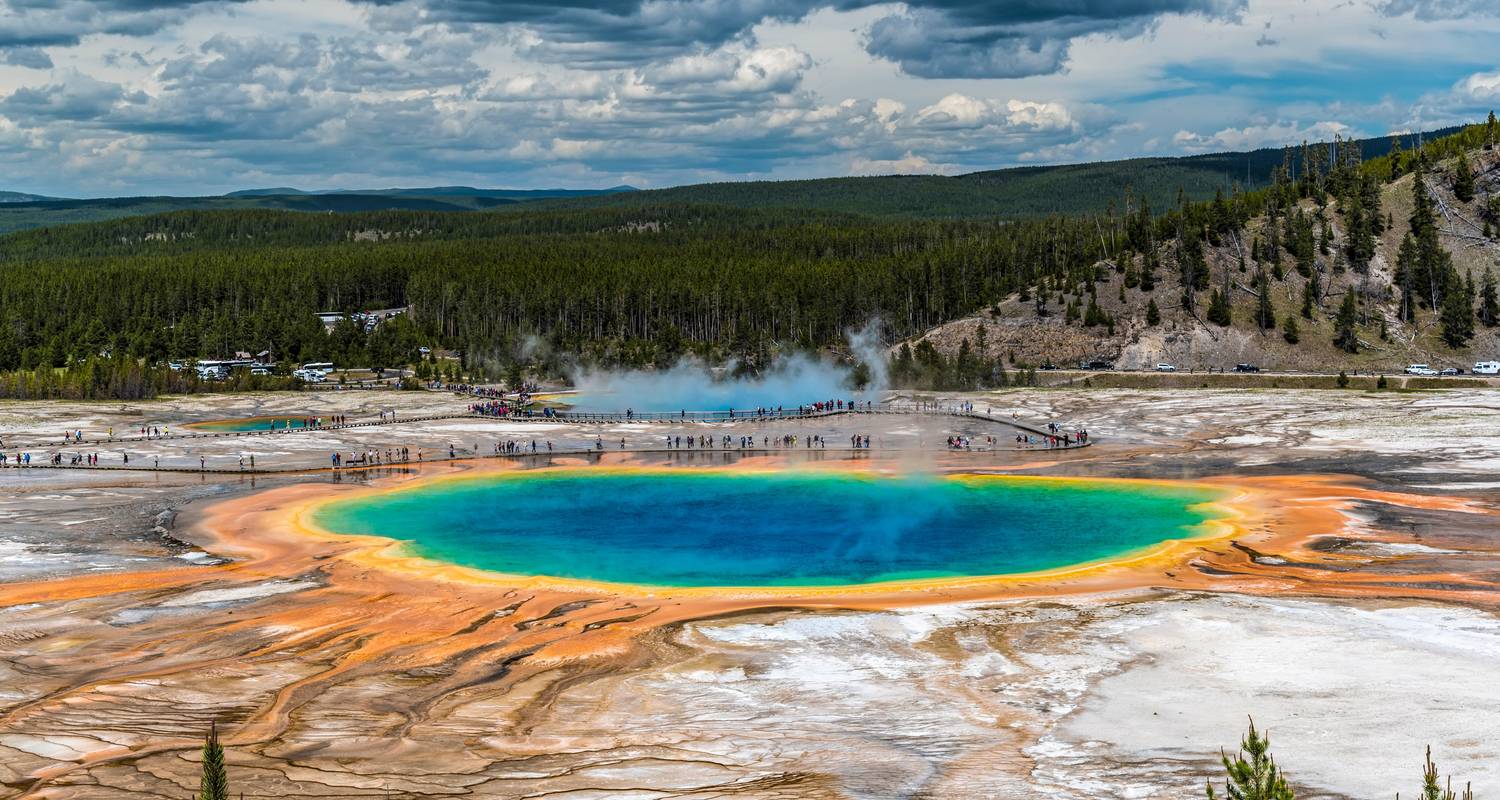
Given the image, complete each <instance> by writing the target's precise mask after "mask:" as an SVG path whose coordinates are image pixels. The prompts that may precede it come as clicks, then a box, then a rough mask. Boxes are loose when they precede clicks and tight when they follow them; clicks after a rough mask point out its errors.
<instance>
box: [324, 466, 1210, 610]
mask: <svg viewBox="0 0 1500 800" xmlns="http://www.w3.org/2000/svg"><path fill="white" fill-rule="evenodd" d="M1215 498H1216V493H1215V492H1213V491H1211V490H1208V489H1203V488H1199V487H1187V486H1184V487H1171V486H1158V485H1142V484H1132V483H1113V482H1099V481H1083V480H1079V481H1071V480H1069V481H1056V480H1031V479H1025V478H1020V479H1014V478H1008V479H988V478H980V479H972V478H971V479H954V478H927V479H908V478H886V477H873V476H866V475H859V474H849V473H799V472H786V473H755V472H721V471H694V470H681V471H675V470H650V471H630V470H625V471H614V470H610V471H606V470H598V469H595V470H589V469H581V470H549V471H538V472H521V473H508V474H505V475H495V476H484V477H479V478H472V479H461V480H452V481H432V482H426V483H418V484H414V485H412V486H410V487H407V488H402V489H398V490H396V491H392V492H387V493H384V494H379V495H374V496H371V497H367V498H352V499H349V500H341V501H335V502H333V503H330V504H327V505H325V506H322V507H321V508H319V509H318V511H317V512H315V517H314V519H313V521H314V522H315V523H316V524H317V525H318V526H319V527H322V528H324V529H325V530H330V531H335V532H341V533H359V534H374V535H378V536H385V537H389V538H392V539H399V540H404V541H406V542H408V547H409V549H410V551H411V552H413V553H415V554H416V555H420V556H425V557H428V558H432V559H437V560H441V561H447V562H450V563H455V564H461V565H465V566H470V567H478V568H481V569H486V570H492V571H496V572H503V573H508V574H516V575H549V576H554V577H561V578H576V579H585V580H595V581H608V582H615V583H634V584H645V585H653V586H814V585H844V584H857V583H871V582H878V581H891V580H909V579H918V578H938V577H958V576H972V575H996V574H1002V573H1016V572H1029V571H1034V570H1042V569H1049V568H1054V567H1061V566H1067V565H1069V564H1077V563H1081V562H1086V561H1094V560H1097V559H1101V558H1106V557H1109V556H1115V555H1120V554H1122V553H1126V552H1130V551H1133V550H1138V549H1140V548H1143V547H1146V546H1149V545H1152V544H1155V543H1157V542H1161V541H1163V540H1166V539H1173V538H1181V537H1183V536H1187V535H1191V534H1193V533H1194V531H1193V528H1194V526H1196V525H1198V524H1199V523H1202V522H1203V521H1204V520H1206V519H1209V518H1211V517H1212V514H1211V513H1210V512H1209V511H1208V510H1207V509H1203V508H1196V507H1195V506H1198V504H1201V503H1205V502H1209V501H1212V500H1214V499H1215Z"/></svg>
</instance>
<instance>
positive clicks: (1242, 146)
mask: <svg viewBox="0 0 1500 800" xmlns="http://www.w3.org/2000/svg"><path fill="white" fill-rule="evenodd" d="M1351 132H1352V129H1351V128H1350V127H1349V126H1348V125H1345V124H1344V123H1342V122H1332V121H1324V122H1316V123H1313V124H1312V125H1308V126H1306V127H1303V126H1301V125H1299V124H1298V123H1296V122H1282V121H1278V122H1270V123H1264V124H1259V125H1248V126H1246V127H1243V128H1225V129H1223V130H1221V131H1218V132H1216V133H1212V134H1208V135H1203V134H1198V133H1193V132H1192V131H1186V130H1182V131H1178V132H1177V134H1176V135H1175V136H1173V137H1172V142H1173V144H1175V145H1177V146H1178V147H1180V148H1182V149H1183V150H1188V151H1193V152H1208V151H1213V150H1233V151H1241V150H1259V149H1262V148H1266V147H1283V146H1286V145H1294V144H1299V143H1301V142H1326V141H1330V140H1332V139H1333V137H1334V136H1343V137H1347V136H1349V135H1350V133H1351Z"/></svg>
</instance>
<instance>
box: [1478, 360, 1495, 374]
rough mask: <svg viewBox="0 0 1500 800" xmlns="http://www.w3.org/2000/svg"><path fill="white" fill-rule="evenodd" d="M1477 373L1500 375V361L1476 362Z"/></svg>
mask: <svg viewBox="0 0 1500 800" xmlns="http://www.w3.org/2000/svg"><path fill="white" fill-rule="evenodd" d="M1474 374H1475V375H1500V361H1476V362H1474Z"/></svg>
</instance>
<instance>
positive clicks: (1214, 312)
mask: <svg viewBox="0 0 1500 800" xmlns="http://www.w3.org/2000/svg"><path fill="white" fill-rule="evenodd" d="M1207 316H1208V321H1209V322H1212V323H1214V324H1215V325H1218V326H1220V327H1229V323H1230V322H1231V321H1232V316H1233V311H1232V309H1231V308H1230V305H1229V298H1228V297H1227V296H1226V295H1225V293H1224V292H1221V291H1219V290H1218V289H1215V290H1214V291H1213V294H1211V295H1210V296H1209V301H1208V315H1207Z"/></svg>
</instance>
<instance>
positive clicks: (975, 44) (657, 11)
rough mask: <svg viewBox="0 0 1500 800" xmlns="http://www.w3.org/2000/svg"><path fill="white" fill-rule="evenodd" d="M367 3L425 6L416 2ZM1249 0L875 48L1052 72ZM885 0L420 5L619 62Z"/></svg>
mask: <svg viewBox="0 0 1500 800" xmlns="http://www.w3.org/2000/svg"><path fill="white" fill-rule="evenodd" d="M1392 1H1393V2H1419V1H1420V0H1392ZM1447 1H1448V2H1461V1H1462V0H1447ZM367 2H369V3H371V4H372V5H377V6H384V7H404V8H408V9H410V8H412V7H413V6H414V2H413V0H367ZM1246 2H1247V0H1019V2H994V1H993V0H909V2H907V3H906V11H905V12H902V13H895V14H891V15H889V16H886V17H883V18H881V19H879V20H877V21H876V22H875V23H874V24H873V25H872V26H871V27H870V29H869V30H868V31H866V36H865V47H866V49H867V50H868V51H869V52H870V53H871V54H872V55H875V56H878V57H880V58H884V59H886V60H889V61H892V62H895V63H896V64H898V65H900V67H901V68H902V70H903V71H905V72H907V73H908V74H911V75H916V76H919V77H933V78H953V77H965V78H997V77H999V78H1012V77H1023V76H1027V75H1040V74H1048V73H1052V72H1056V71H1058V70H1059V69H1061V68H1062V66H1063V63H1064V61H1065V60H1066V58H1067V55H1068V48H1069V45H1070V42H1072V40H1073V39H1075V38H1077V37H1080V36H1086V35H1090V34H1107V35H1115V36H1126V37H1129V36H1136V35H1139V34H1140V33H1142V32H1144V31H1146V30H1148V29H1150V27H1151V26H1152V25H1153V24H1154V23H1155V22H1156V21H1157V20H1158V19H1159V18H1160V17H1162V16H1164V15H1168V14H1197V15H1203V16H1207V17H1215V18H1230V17H1234V16H1235V15H1237V14H1239V13H1240V12H1241V11H1242V10H1243V9H1244V8H1245V4H1246ZM1429 2H1442V0H1429ZM885 4H886V3H879V2H874V0H565V1H564V2H560V3H530V2H523V3H511V2H484V1H483V0H428V2H425V3H421V4H418V5H416V7H417V8H419V9H421V13H422V14H423V16H424V17H425V18H427V19H431V20H439V21H445V22H450V23H455V24H466V25H481V24H492V25H494V24H499V25H511V26H518V27H520V28H523V29H525V30H527V31H530V32H532V33H534V34H535V36H534V37H525V36H522V37H518V38H517V45H518V47H519V48H520V49H521V50H522V51H523V52H524V53H525V54H526V55H528V56H531V57H533V58H538V59H543V60H549V61H558V62H567V63H569V64H571V65H573V66H584V65H587V66H594V67H598V68H614V67H620V66H626V65H630V64H639V63H641V62H642V61H645V60H653V59H658V58H662V57H666V56H669V55H672V54H675V53H679V52H683V51H686V50H692V49H696V48H703V47H716V46H719V45H722V44H724V43H725V42H728V41H732V40H734V39H736V38H740V37H743V36H745V35H746V34H747V33H748V32H749V31H750V30H751V29H752V28H753V27H754V26H755V25H757V24H759V23H762V22H766V21H792V20H798V19H801V18H803V17H805V16H807V15H808V14H810V13H812V12H813V11H816V10H819V9H824V8H832V9H837V10H842V11H850V10H856V9H861V8H867V7H871V6H877V5H885Z"/></svg>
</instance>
